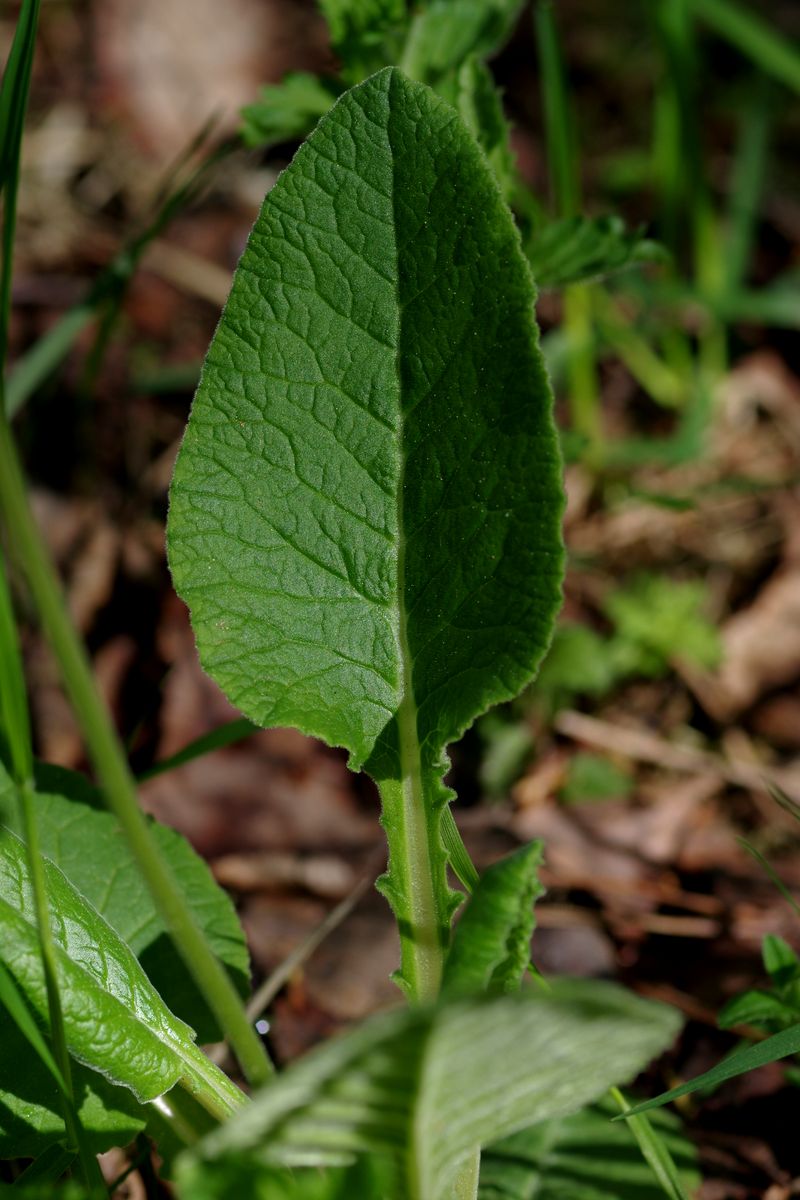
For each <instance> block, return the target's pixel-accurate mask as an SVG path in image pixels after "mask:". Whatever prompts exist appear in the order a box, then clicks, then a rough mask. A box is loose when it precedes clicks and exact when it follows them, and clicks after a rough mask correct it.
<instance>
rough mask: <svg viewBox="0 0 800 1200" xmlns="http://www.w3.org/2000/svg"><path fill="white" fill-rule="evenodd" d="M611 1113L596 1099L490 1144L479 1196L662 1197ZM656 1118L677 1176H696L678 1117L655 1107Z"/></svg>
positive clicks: (545, 1199) (692, 1179)
mask: <svg viewBox="0 0 800 1200" xmlns="http://www.w3.org/2000/svg"><path fill="white" fill-rule="evenodd" d="M615 1112H616V1109H615V1107H614V1106H613V1104H612V1103H611V1102H610V1101H609V1100H608V1099H605V1100H601V1101H598V1103H597V1104H593V1105H590V1106H589V1107H588V1108H583V1109H581V1110H580V1112H576V1113H571V1114H570V1115H569V1116H566V1117H559V1118H557V1119H556V1120H552V1121H543V1122H542V1123H541V1124H539V1125H535V1126H533V1128H531V1129H524V1130H522V1131H521V1132H519V1133H516V1134H514V1135H513V1136H512V1137H510V1138H506V1139H505V1140H504V1141H502V1142H498V1143H496V1144H495V1145H493V1146H489V1147H488V1149H486V1150H485V1151H484V1152H483V1155H482V1156H481V1176H480V1189H479V1192H478V1198H479V1200H663V1196H664V1191H663V1189H662V1187H661V1186H659V1184H658V1183H657V1182H656V1179H655V1178H654V1176H653V1172H652V1169H651V1167H650V1166H648V1164H647V1163H646V1162H645V1161H644V1159H643V1158H642V1155H641V1153H640V1150H639V1148H638V1147H637V1145H636V1141H635V1140H634V1138H633V1137H632V1136H631V1131H630V1130H629V1129H628V1128H627V1127H626V1125H624V1124H614V1123H612V1121H611V1117H612V1116H613V1115H614V1113H615ZM665 1118H667V1119H666V1120H665ZM654 1124H655V1128H656V1131H657V1135H658V1137H659V1138H660V1139H661V1140H662V1141H663V1142H664V1144H665V1146H666V1148H667V1150H668V1152H669V1154H670V1156H671V1158H672V1159H673V1160H674V1161H675V1163H676V1165H677V1167H678V1170H679V1172H680V1176H681V1179H682V1181H683V1183H684V1184H685V1185H686V1186H687V1187H691V1186H693V1185H694V1184H696V1183H697V1182H699V1180H698V1175H697V1168H696V1156H695V1152H694V1147H693V1146H692V1144H691V1142H689V1141H688V1140H687V1138H686V1137H685V1136H684V1134H683V1131H682V1127H681V1123H680V1121H679V1120H678V1118H677V1117H675V1116H674V1115H673V1114H672V1113H659V1114H657V1116H656V1119H655V1122H654ZM667 1194H668V1195H671V1196H672V1198H673V1200H675V1197H676V1196H679V1195H681V1193H680V1192H677V1193H676V1192H672V1193H667Z"/></svg>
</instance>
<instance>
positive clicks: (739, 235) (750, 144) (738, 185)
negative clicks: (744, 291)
mask: <svg viewBox="0 0 800 1200" xmlns="http://www.w3.org/2000/svg"><path fill="white" fill-rule="evenodd" d="M773 92H774V88H773V86H772V84H771V83H770V82H769V80H767V79H765V78H764V77H763V76H759V77H758V79H757V80H756V81H755V83H754V88H753V95H752V99H751V103H750V104H749V105H748V106H747V109H746V111H745V112H744V114H743V116H742V126H741V130H740V133H739V141H738V144H737V147H736V156H735V158H734V162H733V171H732V173H731V180H730V185H729V188H728V193H729V197H730V199H729V201H728V233H727V237H726V240H725V291H726V292H728V293H730V292H735V291H738V290H739V289H740V288H742V287H743V286H744V284H745V283H746V282H747V278H748V275H749V272H750V264H751V261H752V257H753V248H754V245H755V240H756V230H757V225H758V212H759V202H760V200H761V193H762V190H763V188H764V180H765V176H766V168H767V156H768V152H769V138H770V129H771V125H772V101H773Z"/></svg>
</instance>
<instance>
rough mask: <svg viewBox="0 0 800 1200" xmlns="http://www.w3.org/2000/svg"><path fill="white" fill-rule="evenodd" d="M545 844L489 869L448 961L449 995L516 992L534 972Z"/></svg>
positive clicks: (444, 983)
mask: <svg viewBox="0 0 800 1200" xmlns="http://www.w3.org/2000/svg"><path fill="white" fill-rule="evenodd" d="M541 864H542V843H541V842H531V844H530V845H529V846H523V847H521V848H520V849H519V850H516V851H514V853H513V854H509V855H508V857H506V858H504V859H501V861H500V862H497V863H495V864H494V865H493V866H491V867H489V868H488V870H486V871H484V873H483V875H482V876H481V879H480V883H479V884H478V886H477V888H476V890H475V892H474V893H473V895H472V896H471V897H470V899H469V901H468V903H467V906H466V908H465V910H464V915H463V916H462V918H461V920H460V921H459V923H458V925H457V927H456V931H455V934H454V936H453V942H452V945H451V947H450V952H449V954H448V956H447V962H446V963H445V969H444V978H443V981H442V992H443V995H445V996H452V995H469V994H473V993H478V992H493V993H502V992H515V991H517V990H518V989H519V986H520V983H521V981H522V977H523V975H524V974H525V972H526V971H527V969H528V962H529V960H530V946H531V937H532V936H533V930H534V926H535V924H536V922H535V919H534V913H533V906H534V903H535V902H536V900H537V899H538V898H539V897H540V896H541V895H543V894H544V888H543V887H542V885H541V883H540V882H539V867H540V866H541Z"/></svg>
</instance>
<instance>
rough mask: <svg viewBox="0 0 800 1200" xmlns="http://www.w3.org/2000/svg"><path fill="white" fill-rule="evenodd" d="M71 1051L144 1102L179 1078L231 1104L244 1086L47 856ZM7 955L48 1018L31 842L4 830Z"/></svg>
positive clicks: (2, 897) (1, 875)
mask: <svg viewBox="0 0 800 1200" xmlns="http://www.w3.org/2000/svg"><path fill="white" fill-rule="evenodd" d="M43 861H44V872H45V882H46V887H47V892H48V899H49V901H50V912H51V915H52V923H53V938H54V942H55V951H56V958H57V965H58V973H59V986H60V993H61V1003H62V1010H63V1017H64V1030H65V1036H66V1041H67V1046H68V1048H69V1051H70V1054H71V1055H73V1057H74V1058H76V1059H77V1060H78V1062H81V1063H84V1064H85V1065H86V1066H89V1067H91V1068H93V1069H95V1070H98V1071H100V1072H101V1073H103V1074H104V1075H105V1076H106V1077H107V1078H109V1079H111V1080H112V1081H113V1082H115V1083H117V1084H122V1085H124V1086H125V1087H127V1088H129V1089H130V1090H131V1091H132V1092H133V1094H134V1095H135V1096H136V1098H137V1099H138V1100H139V1101H141V1102H145V1101H148V1100H153V1099H155V1098H156V1097H158V1096H161V1095H162V1094H163V1093H164V1092H166V1091H168V1090H169V1089H170V1088H171V1087H173V1086H174V1085H175V1084H176V1083H177V1082H178V1081H179V1080H182V1079H188V1080H191V1081H193V1082H194V1083H195V1084H196V1085H197V1087H198V1089H199V1088H200V1087H201V1086H202V1085H203V1084H205V1085H206V1086H207V1088H208V1089H209V1090H215V1092H216V1094H217V1095H218V1097H219V1101H220V1107H221V1109H226V1110H227V1111H232V1109H233V1108H234V1107H236V1106H237V1104H238V1100H239V1097H240V1096H241V1093H239V1092H238V1090H237V1089H235V1088H234V1087H233V1085H232V1084H230V1083H229V1081H228V1080H227V1079H226V1077H225V1076H224V1075H223V1074H222V1072H220V1071H218V1070H216V1068H214V1067H212V1065H211V1064H210V1063H209V1062H208V1060H207V1059H206V1058H205V1056H204V1055H203V1054H202V1052H201V1051H200V1049H199V1048H198V1047H197V1046H195V1044H194V1040H193V1039H194V1034H193V1032H192V1030H191V1029H189V1027H188V1026H187V1025H185V1024H184V1023H183V1022H182V1021H179V1020H178V1018H177V1017H175V1016H173V1014H172V1013H171V1012H170V1011H169V1010H168V1009H167V1007H166V1005H165V1004H164V1003H163V1001H162V1000H161V998H160V996H159V995H158V993H157V992H156V990H155V988H154V987H153V986H152V984H151V983H150V981H149V980H148V978H147V976H146V975H145V974H144V971H143V970H142V968H141V966H140V965H139V963H138V962H137V960H136V958H135V957H134V955H133V953H132V952H131V950H130V949H129V948H128V947H127V946H126V945H125V943H124V942H123V941H122V940H121V939H120V938H119V937H118V935H117V934H116V933H115V932H114V930H113V929H112V928H111V926H110V925H109V924H108V923H107V922H106V921H105V920H104V919H103V918H102V917H101V916H100V914H99V913H98V912H96V911H95V910H94V909H93V908H92V907H91V906H90V905H89V904H88V903H87V901H86V900H85V899H84V898H83V896H81V895H80V893H79V892H77V891H76V889H75V888H74V887H73V886H72V884H71V883H70V882H69V880H68V879H67V878H66V876H65V875H63V874H62V872H61V871H60V870H59V869H58V867H56V866H55V865H54V864H53V863H52V862H50V860H49V859H44V860H43ZM0 961H2V962H4V963H5V965H6V967H7V968H8V969H9V970H10V972H11V974H12V975H13V977H14V980H15V982H16V984H17V985H18V987H19V988H20V990H21V991H22V992H23V993H24V995H25V997H26V999H27V1001H28V1003H29V1004H30V1005H31V1007H32V1008H33V1010H34V1012H35V1013H36V1014H37V1015H38V1016H39V1019H40V1020H41V1021H43V1022H46V1020H47V1012H48V1008H47V992H46V986H45V980H44V971H43V968H42V962H41V956H40V954H39V940H38V932H37V927H36V916H35V910H34V903H33V897H32V893H31V886H30V880H29V877H28V867H27V860H26V857H25V847H24V844H23V843H22V841H21V840H20V839H19V838H18V837H17V836H16V835H15V834H13V833H12V832H11V831H10V830H8V829H4V828H2V827H0Z"/></svg>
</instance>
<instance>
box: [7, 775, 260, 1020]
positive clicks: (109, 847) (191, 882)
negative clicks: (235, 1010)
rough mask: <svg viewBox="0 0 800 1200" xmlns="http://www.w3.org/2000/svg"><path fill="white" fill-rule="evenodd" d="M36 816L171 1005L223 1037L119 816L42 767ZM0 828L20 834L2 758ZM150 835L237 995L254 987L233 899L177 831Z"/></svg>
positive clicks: (80, 784) (75, 782) (65, 865)
mask: <svg viewBox="0 0 800 1200" xmlns="http://www.w3.org/2000/svg"><path fill="white" fill-rule="evenodd" d="M35 780H36V787H37V796H36V804H37V815H38V821H39V828H40V832H41V844H42V852H43V854H44V855H45V856H46V857H47V858H49V859H51V860H52V861H53V862H54V863H55V865H56V866H57V867H59V868H60V870H62V871H63V872H64V874H65V875H66V877H67V879H69V881H70V883H71V884H72V885H73V886H74V887H75V888H77V890H78V891H79V892H80V893H81V895H82V896H84V897H85V899H86V900H88V902H89V903H90V904H91V905H92V906H93V907H94V908H95V909H97V911H98V912H99V913H100V915H101V916H103V917H105V919H106V920H107V921H108V923H109V925H111V926H112V927H113V928H114V929H115V930H116V932H117V933H118V934H119V936H120V937H121V938H122V940H123V941H124V942H126V943H127V945H128V946H129V947H130V949H131V950H133V952H134V954H135V955H136V956H137V958H138V959H139V960H140V962H141V964H142V966H143V967H144V969H145V971H146V972H147V974H148V976H149V978H150V980H151V982H152V983H153V984H154V985H155V987H156V988H157V990H158V991H159V993H160V994H161V996H162V997H163V999H164V1000H165V1002H166V1003H167V1006H168V1007H169V1008H170V1009H171V1010H172V1011H173V1012H174V1013H175V1014H176V1016H178V1017H180V1018H181V1019H182V1020H184V1021H186V1022H187V1024H189V1025H191V1027H192V1028H193V1029H194V1030H195V1031H196V1033H197V1035H198V1037H199V1039H200V1041H202V1042H211V1041H216V1040H218V1038H219V1037H220V1030H219V1027H218V1024H217V1022H216V1020H215V1019H214V1017H213V1015H212V1014H211V1012H210V1010H209V1008H208V1004H207V1002H206V1000H205V998H204V996H203V995H202V993H201V992H200V990H199V989H198V987H197V985H196V984H195V983H194V981H193V979H192V978H191V976H190V975H189V973H188V971H187V970H186V968H185V967H184V965H183V962H182V960H181V958H180V955H179V954H178V952H177V950H176V948H175V945H174V943H173V941H172V940H171V938H170V937H169V935H168V933H167V929H166V927H165V925H164V922H163V920H162V919H161V917H160V915H159V913H158V910H157V909H156V907H155V905H154V903H153V901H152V899H151V898H150V896H149V894H148V893H147V892H144V891H143V890H142V886H141V878H140V875H139V869H138V867H137V866H136V863H135V862H134V859H133V856H132V855H131V853H130V851H129V849H128V847H127V844H126V842H125V839H124V838H123V836H122V831H121V830H120V827H119V823H118V821H117V819H116V817H114V816H112V814H111V813H109V812H108V810H107V809H106V808H105V807H104V805H103V802H102V799H101V797H100V795H99V793H98V792H97V790H96V789H95V788H93V787H92V786H91V784H90V783H89V782H88V780H87V779H85V778H84V777H83V776H82V775H78V774H77V773H76V772H74V771H66V770H64V769H63V768H61V767H53V766H50V765H47V764H44V763H37V764H36V767H35ZM0 825H5V826H6V827H7V828H9V829H11V830H12V831H13V832H14V833H17V834H21V833H22V828H21V825H20V816H19V812H18V807H17V804H16V801H15V793H14V786H13V783H12V780H11V777H10V776H9V774H8V772H7V771H6V769H5V767H4V765H3V762H2V753H0ZM151 828H152V831H153V836H154V837H155V840H156V842H157V843H158V845H159V848H160V850H161V851H162V853H163V854H164V857H165V859H166V860H167V862H168V863H169V864H170V867H171V869H172V871H173V873H174V875H175V877H176V879H177V881H178V883H179V885H180V887H181V890H182V891H183V893H184V895H185V896H186V898H187V900H188V903H189V906H190V908H191V910H192V913H193V915H194V917H195V919H196V920H197V923H198V924H199V925H200V927H201V929H202V930H203V932H204V933H205V935H206V937H207V938H208V940H209V943H210V945H211V947H212V949H213V950H214V952H215V953H216V954H217V955H218V957H219V958H220V960H221V961H222V962H223V963H224V964H225V966H226V967H227V969H228V971H229V972H230V974H231V976H232V978H233V980H234V982H235V983H236V985H237V988H238V990H239V991H240V992H241V993H242V994H243V995H244V994H245V993H246V992H247V991H248V988H249V977H250V963H249V955H248V951H247V945H246V942H245V938H244V933H243V931H242V928H241V925H240V924H239V920H238V918H237V916H236V911H235V909H234V907H233V904H232V903H231V900H230V897H229V896H228V895H227V893H226V892H224V891H223V890H222V888H220V887H219V886H218V884H217V883H216V882H215V880H214V877H213V876H212V874H211V872H210V870H209V869H208V866H207V864H206V863H205V862H203V860H202V859H201V858H200V857H199V855H197V854H195V852H194V850H192V848H191V846H190V845H189V843H188V842H187V841H186V839H185V838H183V837H181V836H180V834H178V833H176V832H175V831H174V830H173V829H168V828H167V827H166V826H164V825H160V824H159V823H158V822H155V821H154V822H153V823H152V826H151Z"/></svg>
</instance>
